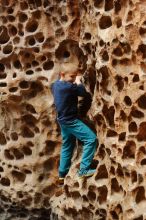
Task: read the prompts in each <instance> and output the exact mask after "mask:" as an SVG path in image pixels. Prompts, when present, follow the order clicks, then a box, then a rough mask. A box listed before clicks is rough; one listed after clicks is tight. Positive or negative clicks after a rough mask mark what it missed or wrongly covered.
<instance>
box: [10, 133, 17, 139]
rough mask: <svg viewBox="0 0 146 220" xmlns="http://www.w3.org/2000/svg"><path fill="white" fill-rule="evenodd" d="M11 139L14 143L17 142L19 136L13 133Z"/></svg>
mask: <svg viewBox="0 0 146 220" xmlns="http://www.w3.org/2000/svg"><path fill="white" fill-rule="evenodd" d="M11 138H12V140H13V141H17V140H18V134H17V133H16V132H12V133H11Z"/></svg>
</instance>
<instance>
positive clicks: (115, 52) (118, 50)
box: [113, 47, 123, 57]
mask: <svg viewBox="0 0 146 220" xmlns="http://www.w3.org/2000/svg"><path fill="white" fill-rule="evenodd" d="M113 54H114V55H116V56H118V57H120V56H122V55H123V52H122V49H121V47H116V48H115V49H114V50H113Z"/></svg>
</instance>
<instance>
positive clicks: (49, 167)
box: [43, 157, 55, 171]
mask: <svg viewBox="0 0 146 220" xmlns="http://www.w3.org/2000/svg"><path fill="white" fill-rule="evenodd" d="M54 159H55V158H53V157H51V158H49V159H48V160H46V161H45V162H44V164H43V167H44V169H45V170H46V171H51V170H52V169H53V168H54V165H55V163H54Z"/></svg>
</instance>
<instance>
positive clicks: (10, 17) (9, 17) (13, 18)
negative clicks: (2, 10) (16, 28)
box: [7, 15, 15, 22]
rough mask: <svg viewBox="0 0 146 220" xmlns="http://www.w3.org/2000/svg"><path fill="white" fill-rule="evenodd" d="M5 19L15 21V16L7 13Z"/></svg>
mask: <svg viewBox="0 0 146 220" xmlns="http://www.w3.org/2000/svg"><path fill="white" fill-rule="evenodd" d="M7 19H8V20H9V21H10V22H13V21H15V17H14V16H13V15H8V16H7Z"/></svg>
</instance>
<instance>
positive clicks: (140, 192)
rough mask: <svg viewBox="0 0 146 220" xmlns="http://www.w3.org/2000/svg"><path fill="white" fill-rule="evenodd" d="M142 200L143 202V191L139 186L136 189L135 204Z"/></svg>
mask: <svg viewBox="0 0 146 220" xmlns="http://www.w3.org/2000/svg"><path fill="white" fill-rule="evenodd" d="M143 200H145V189H144V187H143V186H139V187H137V188H136V197H135V202H136V203H140V202H141V201H143Z"/></svg>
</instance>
